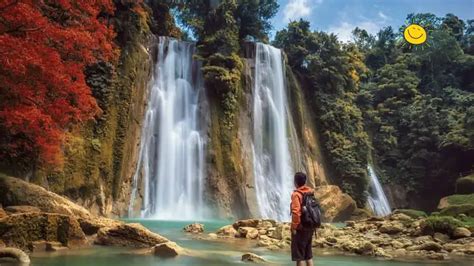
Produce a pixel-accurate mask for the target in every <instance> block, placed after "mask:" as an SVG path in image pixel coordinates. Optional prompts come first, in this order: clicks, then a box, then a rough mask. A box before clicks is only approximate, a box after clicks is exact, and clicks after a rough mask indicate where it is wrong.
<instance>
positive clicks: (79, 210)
mask: <svg viewBox="0 0 474 266" xmlns="http://www.w3.org/2000/svg"><path fill="white" fill-rule="evenodd" d="M0 204H1V205H3V207H4V208H6V207H5V206H22V205H27V206H33V207H37V208H38V209H40V210H41V211H43V212H50V213H59V214H64V215H69V216H75V217H81V218H86V217H90V216H91V215H90V213H89V211H87V210H86V209H85V208H83V207H82V206H79V205H77V204H75V203H73V202H72V201H70V200H68V199H66V198H64V197H61V196H59V195H58V194H56V193H53V192H50V191H48V190H46V189H44V188H42V187H40V186H38V185H34V184H31V183H28V182H25V181H23V180H21V179H18V178H14V177H9V176H6V175H3V174H0Z"/></svg>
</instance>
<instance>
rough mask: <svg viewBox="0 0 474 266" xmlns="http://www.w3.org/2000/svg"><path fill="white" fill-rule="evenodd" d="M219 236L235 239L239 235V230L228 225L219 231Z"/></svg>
mask: <svg viewBox="0 0 474 266" xmlns="http://www.w3.org/2000/svg"><path fill="white" fill-rule="evenodd" d="M217 234H218V235H222V236H227V237H234V236H235V235H236V234H237V230H235V229H234V226H232V225H226V226H223V227H221V228H220V229H219V230H217Z"/></svg>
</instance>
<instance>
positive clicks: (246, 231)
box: [238, 227, 258, 239]
mask: <svg viewBox="0 0 474 266" xmlns="http://www.w3.org/2000/svg"><path fill="white" fill-rule="evenodd" d="M238 232H239V236H240V237H244V238H249V239H255V238H257V237H258V230H257V229H256V228H253V227H239V230H238Z"/></svg>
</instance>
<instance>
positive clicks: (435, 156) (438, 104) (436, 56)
mask: <svg viewBox="0 0 474 266" xmlns="http://www.w3.org/2000/svg"><path fill="white" fill-rule="evenodd" d="M407 20H408V21H411V22H416V23H420V24H421V25H424V26H425V27H426V28H427V29H428V30H429V31H428V34H429V38H428V43H427V44H425V45H423V46H422V47H409V46H408V45H406V44H405V43H403V42H399V43H398V44H397V39H396V38H397V36H396V35H395V34H393V32H392V31H391V29H383V30H381V31H380V33H379V34H378V36H377V37H375V36H368V35H367V34H366V32H362V33H361V31H360V30H356V31H354V34H355V43H356V44H357V46H358V48H359V49H360V50H362V51H364V55H365V63H366V65H367V66H368V67H369V69H370V71H369V76H368V79H367V80H366V83H365V84H364V86H362V88H363V89H362V90H361V92H360V93H359V95H358V103H359V106H360V107H361V108H362V109H363V111H364V117H365V118H366V128H367V129H368V130H369V133H370V135H371V136H372V145H373V147H374V152H373V155H374V159H375V161H376V162H377V165H378V166H379V168H380V169H381V170H382V174H383V176H384V177H385V179H388V180H389V182H396V183H401V184H405V186H406V187H407V189H409V190H415V191H417V192H418V193H421V194H425V195H429V196H430V198H433V199H434V200H436V199H437V198H439V197H441V196H443V195H446V194H452V193H453V191H454V182H455V180H456V178H457V177H458V176H459V174H460V173H463V172H469V171H472V169H473V166H474V127H473V117H474V113H473V111H474V110H473V106H474V93H473V92H474V90H473V80H472V73H473V71H474V65H473V60H474V57H473V56H472V55H469V54H467V52H468V51H469V49H470V46H469V45H472V43H471V44H468V43H466V42H465V40H466V38H467V37H468V36H467V35H469V34H471V35H472V31H471V33H469V34H468V33H467V31H465V27H464V22H462V21H461V20H459V19H458V18H457V17H455V16H453V15H449V14H448V15H447V16H446V17H445V18H437V17H436V16H434V15H432V14H411V15H409V16H408V17H407ZM400 30H401V31H402V30H403V28H401V29H400ZM465 34H466V35H465ZM463 48H464V50H463ZM469 73H471V74H469ZM469 76H471V77H469Z"/></svg>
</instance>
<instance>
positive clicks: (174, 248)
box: [153, 241, 183, 257]
mask: <svg viewBox="0 0 474 266" xmlns="http://www.w3.org/2000/svg"><path fill="white" fill-rule="evenodd" d="M153 253H154V254H155V255H156V256H160V257H176V256H178V255H179V254H181V253H183V249H182V248H181V247H180V246H178V245H177V244H176V243H175V242H171V241H168V242H165V243H161V244H158V245H156V246H155V247H154V248H153Z"/></svg>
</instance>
